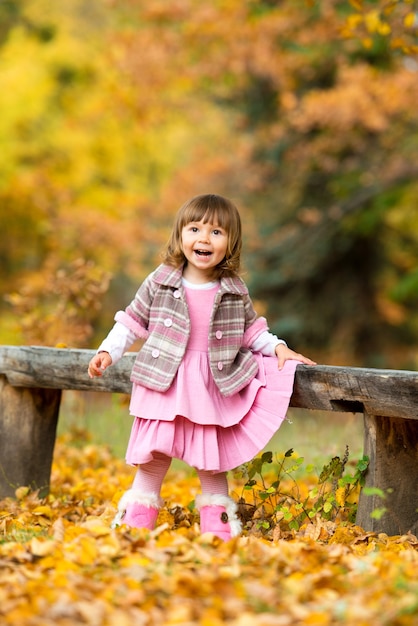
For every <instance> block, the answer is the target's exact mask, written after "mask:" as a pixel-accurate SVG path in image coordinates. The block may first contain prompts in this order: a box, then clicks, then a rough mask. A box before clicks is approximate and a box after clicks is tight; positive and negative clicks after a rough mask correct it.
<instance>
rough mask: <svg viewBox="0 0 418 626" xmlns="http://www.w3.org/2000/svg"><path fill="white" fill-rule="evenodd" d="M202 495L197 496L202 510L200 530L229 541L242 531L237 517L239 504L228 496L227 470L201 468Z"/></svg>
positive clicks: (197, 502) (198, 505)
mask: <svg viewBox="0 0 418 626" xmlns="http://www.w3.org/2000/svg"><path fill="white" fill-rule="evenodd" d="M197 473H198V476H199V479H200V484H201V486H202V495H200V496H197V497H196V506H197V508H198V509H199V510H200V530H201V532H202V533H207V532H210V533H213V534H214V535H216V536H217V537H219V538H220V539H223V540H224V541H228V539H231V537H236V536H238V535H239V534H240V533H241V528H242V527H241V522H240V521H239V519H238V518H237V515H236V513H237V505H236V504H235V502H234V501H233V500H232V499H231V498H230V497H229V496H228V481H227V476H226V472H222V473H219V474H214V473H213V472H205V471H202V470H199V471H198V472H197Z"/></svg>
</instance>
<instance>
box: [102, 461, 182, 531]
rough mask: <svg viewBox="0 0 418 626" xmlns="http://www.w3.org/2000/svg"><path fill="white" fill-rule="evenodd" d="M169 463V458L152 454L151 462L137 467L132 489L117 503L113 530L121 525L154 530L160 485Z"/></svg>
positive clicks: (159, 504)
mask: <svg viewBox="0 0 418 626" xmlns="http://www.w3.org/2000/svg"><path fill="white" fill-rule="evenodd" d="M170 463H171V459H170V457H168V456H165V455H164V454H160V453H154V458H153V460H152V461H150V462H149V463H144V464H143V465H141V466H140V467H138V470H137V473H136V475H135V478H134V481H133V484H132V488H131V489H129V490H128V491H126V492H125V493H124V494H123V496H122V498H121V499H120V501H119V504H118V513H117V514H116V517H115V519H114V521H113V523H112V527H113V528H115V527H117V526H120V524H122V523H123V524H126V525H127V526H130V527H133V528H148V529H149V530H152V529H153V528H155V524H156V521H157V517H158V511H159V509H160V508H161V506H162V500H161V498H160V491H161V485H162V482H163V480H164V477H165V475H166V473H167V471H168V468H169V467H170Z"/></svg>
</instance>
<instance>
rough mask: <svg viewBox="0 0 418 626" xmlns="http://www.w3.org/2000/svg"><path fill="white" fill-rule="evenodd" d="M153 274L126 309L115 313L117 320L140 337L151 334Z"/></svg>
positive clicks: (144, 337) (153, 291)
mask: <svg viewBox="0 0 418 626" xmlns="http://www.w3.org/2000/svg"><path fill="white" fill-rule="evenodd" d="M152 276H153V274H150V275H149V276H147V278H146V279H145V280H144V282H143V283H142V285H141V286H140V288H139V289H138V291H137V292H136V294H135V298H134V299H133V300H132V302H131V303H130V304H129V305H128V306H127V307H126V309H125V310H124V311H118V312H117V313H116V315H115V320H116V321H117V322H120V323H121V324H124V326H126V327H127V328H129V330H131V331H132V332H133V333H135V335H136V336H137V337H138V338H139V339H147V338H148V335H149V329H148V326H149V318H150V310H151V305H152V302H153V299H154V293H155V283H154V281H153V279H152Z"/></svg>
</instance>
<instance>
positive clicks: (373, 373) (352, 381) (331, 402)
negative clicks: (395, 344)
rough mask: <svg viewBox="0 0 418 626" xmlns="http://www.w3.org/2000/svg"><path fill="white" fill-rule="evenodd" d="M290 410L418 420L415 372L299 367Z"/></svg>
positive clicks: (322, 366) (417, 377)
mask: <svg viewBox="0 0 418 626" xmlns="http://www.w3.org/2000/svg"><path fill="white" fill-rule="evenodd" d="M291 406H295V407H302V408H308V409H319V410H324V411H348V412H353V413H362V412H363V410H365V411H367V412H368V413H369V414H370V415H385V416H388V417H402V418H404V419H412V420H418V372H413V371H408V370H377V369H367V368H360V367H335V366H326V365H317V366H316V367H308V366H304V365H299V366H298V367H297V370H296V377H295V385H294V391H293V395H292V400H291Z"/></svg>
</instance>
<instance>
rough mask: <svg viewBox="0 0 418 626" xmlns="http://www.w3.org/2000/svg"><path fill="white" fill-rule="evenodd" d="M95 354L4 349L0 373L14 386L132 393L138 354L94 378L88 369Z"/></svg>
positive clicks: (38, 347)
mask: <svg viewBox="0 0 418 626" xmlns="http://www.w3.org/2000/svg"><path fill="white" fill-rule="evenodd" d="M94 354H95V351H94V350H81V349H62V348H46V347H42V346H2V347H0V374H4V375H5V376H7V380H8V381H9V383H10V384H11V385H13V386H15V387H38V388H47V389H74V390H79V391H106V392H115V393H130V392H131V387H132V385H131V382H130V380H129V377H130V372H131V369H132V366H133V362H134V359H135V354H134V353H132V354H128V355H125V356H124V357H123V358H122V359H121V360H120V361H119V362H118V363H116V365H113V366H112V368H111V369H110V370H108V371H107V372H105V374H104V376H103V377H101V378H94V379H91V378H89V376H88V374H87V368H88V364H89V361H90V359H91V358H92V356H93V355H94Z"/></svg>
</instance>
